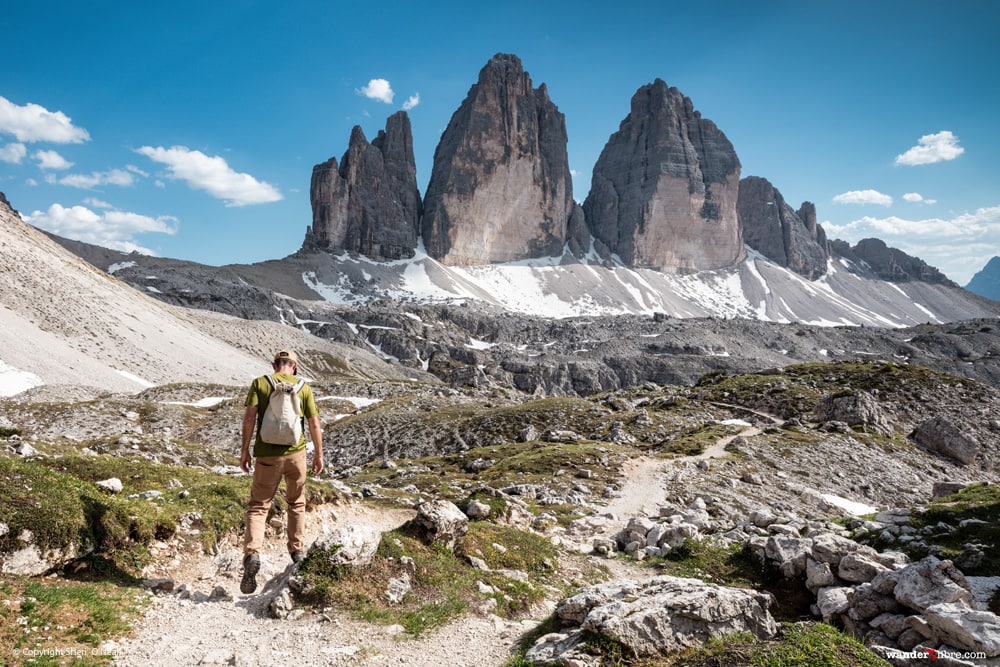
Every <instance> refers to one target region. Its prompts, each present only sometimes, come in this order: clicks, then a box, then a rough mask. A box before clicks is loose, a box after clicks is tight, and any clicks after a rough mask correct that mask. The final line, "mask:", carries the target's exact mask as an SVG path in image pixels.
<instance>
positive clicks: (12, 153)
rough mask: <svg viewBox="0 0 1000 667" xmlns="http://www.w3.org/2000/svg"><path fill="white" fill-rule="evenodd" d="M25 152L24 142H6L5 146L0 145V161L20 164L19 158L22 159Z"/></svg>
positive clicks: (26, 151)
mask: <svg viewBox="0 0 1000 667" xmlns="http://www.w3.org/2000/svg"><path fill="white" fill-rule="evenodd" d="M27 154H28V149H27V148H25V147H24V144H7V145H6V146H0V162H9V163H10V164H21V160H23V159H24V156H25V155H27Z"/></svg>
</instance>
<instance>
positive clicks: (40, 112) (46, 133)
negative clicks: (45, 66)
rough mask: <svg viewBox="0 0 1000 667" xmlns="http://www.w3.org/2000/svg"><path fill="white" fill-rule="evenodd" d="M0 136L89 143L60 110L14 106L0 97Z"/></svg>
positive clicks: (63, 142) (57, 142)
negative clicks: (10, 135)
mask: <svg viewBox="0 0 1000 667" xmlns="http://www.w3.org/2000/svg"><path fill="white" fill-rule="evenodd" d="M0 133H3V134H13V135H14V136H15V137H16V138H17V140H18V141H26V142H27V141H51V142H52V143H56V144H79V143H81V142H84V141H89V140H90V134H88V133H87V131H86V130H85V129H83V128H81V127H75V126H74V125H73V121H72V120H71V119H70V117H69V116H67V115H66V114H64V113H63V112H62V111H49V110H48V109H46V108H45V107H43V106H39V105H37V104H32V103H30V102H29V103H28V104H25V105H24V106H19V105H17V104H14V103H13V102H11V101H10V100H8V99H7V98H6V97H0Z"/></svg>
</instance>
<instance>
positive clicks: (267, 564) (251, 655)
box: [114, 428, 756, 667]
mask: <svg viewBox="0 0 1000 667" xmlns="http://www.w3.org/2000/svg"><path fill="white" fill-rule="evenodd" d="M754 432H756V429H755V428H748V429H747V430H746V431H744V433H743V434H744V435H750V434H751V433H754ZM732 437H735V436H732ZM732 437H728V438H722V439H720V440H719V442H718V443H716V445H715V446H713V447H711V448H709V450H706V452H704V453H702V454H700V455H697V456H690V457H682V458H679V459H675V460H673V461H664V460H662V459H654V458H649V457H641V458H637V459H633V460H631V461H629V462H628V463H627V464H626V465H625V468H624V473H625V477H624V483H623V486H622V491H621V494H620V495H619V497H617V498H615V499H614V500H612V501H611V502H610V503H609V504H608V506H607V509H606V513H607V514H612V515H613V516H614V517H615V521H614V522H611V523H609V524H608V525H607V528H608V529H609V530H610V529H611V528H612V527H614V530H618V529H620V525H619V524H620V523H621V524H623V523H624V522H625V521H627V520H628V518H629V517H632V516H636V515H640V514H647V513H648V512H650V511H652V510H653V509H654V508H655V507H656V506H657V504H658V503H660V502H661V501H662V500H663V497H664V489H665V486H664V472H665V470H666V469H667V468H669V467H673V466H674V465H676V464H678V463H679V462H684V461H695V460H699V459H703V458H714V457H719V456H722V455H723V450H724V449H725V446H726V444H728V442H729V441H730V440H731V439H732ZM412 516H413V512H412V511H411V510H388V509H382V508H375V507H369V506H366V505H363V504H360V503H351V504H349V505H341V506H337V507H334V508H333V509H332V510H331V509H329V508H323V509H319V510H317V511H315V512H310V513H309V515H308V519H309V520H308V522H307V542H311V541H312V540H313V539H315V538H316V537H317V536H318V535H321V534H323V533H324V532H327V531H329V530H332V529H334V528H337V527H340V526H344V525H351V524H354V525H357V524H366V525H370V526H374V527H376V528H378V529H380V530H383V531H385V530H391V529H393V528H396V527H398V526H400V525H401V524H403V523H404V522H405V521H407V520H408V519H409V518H410V517H412ZM612 524H613V525H612ZM612 532H613V531H612ZM228 547H229V548H227V549H225V550H224V551H222V553H220V554H219V555H217V556H215V557H211V556H205V555H202V554H200V553H198V552H197V551H196V550H194V551H189V552H186V553H185V552H177V551H176V550H175V551H173V552H171V553H169V554H165V556H166V557H165V558H164V559H163V562H164V563H165V565H164V566H163V568H162V570H161V571H158V572H153V573H150V576H151V577H169V578H171V579H173V580H174V581H175V582H176V584H177V586H181V585H186V586H187V587H188V589H189V590H190V591H191V592H192V594H191V595H190V596H189V597H188V598H187V599H182V597H181V596H180V595H158V596H155V597H154V598H153V599H152V603H151V605H150V608H149V609H148V610H147V612H146V613H145V615H144V617H143V619H142V620H141V621H140V622H139V623H138V624H137V625H136V626H135V628H134V636H133V637H132V638H130V639H128V640H124V641H122V642H120V643H119V644H118V646H117V648H116V649H115V656H116V657H115V663H114V664H115V665H118V666H120V667H128V666H134V667H140V666H147V665H214V664H219V665H238V666H240V667H257V666H264V665H268V666H273V665H294V666H295V667H311V666H314V665H413V666H416V667H432V666H433V667H438V666H440V665H455V666H459V667H497V666H498V665H502V664H503V663H504V662H505V661H506V660H507V659H508V658H509V657H510V655H511V650H512V648H513V647H514V645H515V644H516V642H517V640H518V639H519V638H520V637H521V636H522V635H523V634H524V633H525V632H526V631H527V630H529V629H531V628H532V627H533V626H534V622H532V621H524V622H516V621H507V620H504V619H501V618H499V617H497V616H493V615H489V616H486V617H481V616H466V617H463V618H461V619H458V620H456V621H455V622H453V623H451V624H449V625H447V626H445V627H443V628H441V629H439V630H437V631H435V632H432V633H428V634H427V635H426V636H424V637H421V638H419V639H412V638H408V637H407V636H406V635H405V634H403V633H402V632H401V628H399V627H395V628H394V627H388V628H386V627H382V626H374V625H370V624H366V623H359V622H357V621H353V620H351V619H347V618H336V617H330V616H328V615H326V614H307V615H305V616H303V617H301V618H299V619H296V620H275V619H272V618H270V617H269V616H268V614H267V611H266V609H265V606H266V596H263V595H261V593H262V592H264V591H265V590H266V589H267V587H268V582H270V581H271V580H273V579H276V578H277V577H279V576H280V575H281V574H282V573H283V572H284V571H285V570H286V568H288V567H289V566H290V564H291V562H290V560H289V558H288V554H287V553H285V549H284V540H283V538H281V537H278V538H271V539H270V540H269V541H268V542H267V544H266V545H265V550H264V552H263V554H262V559H261V563H262V566H261V574H260V575H259V579H258V581H260V582H261V587H260V588H258V591H257V593H256V594H254V595H242V594H241V593H240V592H239V577H240V575H241V567H242V566H241V557H242V553H241V550H240V548H239V547H238V545H235V544H232V545H228ZM607 563H608V565H609V566H610V570H611V571H612V572H613V573H614V576H615V577H617V578H621V577H633V576H650V574H651V573H650V571H649V570H641V569H638V568H636V567H634V566H631V565H630V564H628V563H627V562H622V561H620V560H610V561H607ZM213 591H218V593H216V595H213ZM220 593H221V595H220ZM216 596H218V597H216Z"/></svg>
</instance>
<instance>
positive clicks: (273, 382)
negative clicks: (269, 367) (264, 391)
mask: <svg viewBox="0 0 1000 667" xmlns="http://www.w3.org/2000/svg"><path fill="white" fill-rule="evenodd" d="M264 377H266V378H267V382H268V384H270V385H271V390H272V391H273V390H274V389H275V388H276V387H277V386H278V383H277V381H275V379H274V378H273V377H271V376H270V375H265V376H264Z"/></svg>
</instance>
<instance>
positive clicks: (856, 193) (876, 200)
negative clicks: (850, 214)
mask: <svg viewBox="0 0 1000 667" xmlns="http://www.w3.org/2000/svg"><path fill="white" fill-rule="evenodd" d="M833 201H834V203H837V204H877V205H879V206H892V197H890V196H889V195H884V194H882V193H881V192H879V191H878V190H851V191H850V192H844V193H843V194H839V195H837V196H836V197H834V198H833Z"/></svg>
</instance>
